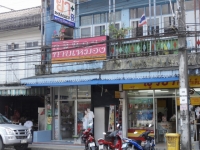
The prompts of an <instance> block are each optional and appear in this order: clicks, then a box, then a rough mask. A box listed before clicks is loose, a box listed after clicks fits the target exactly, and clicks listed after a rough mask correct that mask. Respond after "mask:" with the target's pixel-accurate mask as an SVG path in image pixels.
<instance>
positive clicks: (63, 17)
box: [51, 0, 75, 28]
mask: <svg viewBox="0 0 200 150" xmlns="http://www.w3.org/2000/svg"><path fill="white" fill-rule="evenodd" d="M51 2H52V4H51V9H52V11H51V12H52V14H51V20H52V21H55V22H57V23H60V24H62V25H65V26H68V27H72V28H74V27H75V4H74V3H72V2H70V1H68V0H51Z"/></svg>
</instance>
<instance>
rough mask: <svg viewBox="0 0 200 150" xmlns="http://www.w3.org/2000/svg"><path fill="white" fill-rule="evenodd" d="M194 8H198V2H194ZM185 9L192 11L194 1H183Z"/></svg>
mask: <svg viewBox="0 0 200 150" xmlns="http://www.w3.org/2000/svg"><path fill="white" fill-rule="evenodd" d="M196 8H198V1H196ZM185 9H186V11H188V10H194V1H193V0H192V1H191V0H190V1H185Z"/></svg>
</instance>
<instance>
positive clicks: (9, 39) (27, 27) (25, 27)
mask: <svg viewBox="0 0 200 150" xmlns="http://www.w3.org/2000/svg"><path fill="white" fill-rule="evenodd" d="M0 21H1V25H0V32H1V34H0V55H1V58H0V62H1V63H0V70H1V81H0V97H1V102H0V103H1V109H0V111H1V113H2V114H4V115H6V116H7V117H8V118H9V119H12V116H13V113H14V110H15V109H16V110H18V111H19V112H20V114H21V117H30V118H32V119H34V120H35V121H37V117H38V116H37V110H38V107H39V106H40V107H42V106H44V104H43V105H42V104H41V103H40V100H41V98H39V97H38V96H44V92H45V91H44V88H29V87H25V86H24V85H21V83H20V79H22V78H26V77H31V76H35V65H39V64H41V48H40V47H41V30H40V24H41V8H40V7H34V8H29V9H24V10H18V11H11V12H6V13H1V14H0ZM27 100H29V102H28V103H27ZM30 102H31V103H32V106H31V105H30ZM8 108H9V109H8ZM30 108H32V109H33V110H34V111H33V112H31V111H29V110H30Z"/></svg>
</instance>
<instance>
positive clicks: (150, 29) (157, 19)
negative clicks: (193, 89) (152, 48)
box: [147, 18, 159, 35]
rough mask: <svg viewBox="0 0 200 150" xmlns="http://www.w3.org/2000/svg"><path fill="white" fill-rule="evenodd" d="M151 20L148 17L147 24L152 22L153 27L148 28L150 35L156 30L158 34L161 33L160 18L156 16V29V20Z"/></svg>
mask: <svg viewBox="0 0 200 150" xmlns="http://www.w3.org/2000/svg"><path fill="white" fill-rule="evenodd" d="M149 21H150V20H149V19H148V20H147V24H148V25H149V24H151V27H150V26H148V29H147V31H148V35H151V34H152V35H153V34H154V32H156V34H159V18H156V29H154V20H153V19H152V20H151V23H150V22H149Z"/></svg>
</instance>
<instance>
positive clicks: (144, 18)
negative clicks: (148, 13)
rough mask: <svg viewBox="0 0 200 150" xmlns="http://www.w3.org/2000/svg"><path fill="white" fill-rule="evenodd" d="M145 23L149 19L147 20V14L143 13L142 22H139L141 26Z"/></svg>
mask: <svg viewBox="0 0 200 150" xmlns="http://www.w3.org/2000/svg"><path fill="white" fill-rule="evenodd" d="M144 24H147V21H146V17H145V14H143V15H142V17H141V18H140V22H139V25H138V26H139V27H141V26H143V25H144Z"/></svg>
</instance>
